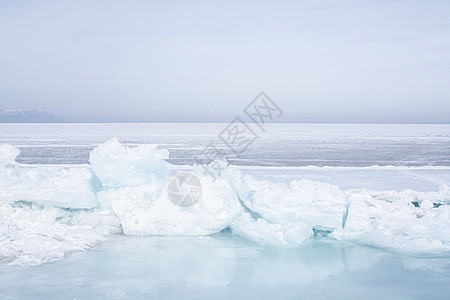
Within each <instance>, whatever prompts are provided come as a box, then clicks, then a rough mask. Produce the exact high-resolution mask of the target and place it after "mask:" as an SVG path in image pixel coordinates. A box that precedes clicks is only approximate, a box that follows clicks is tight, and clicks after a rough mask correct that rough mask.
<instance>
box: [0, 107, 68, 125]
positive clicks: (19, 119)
mask: <svg viewBox="0 0 450 300" xmlns="http://www.w3.org/2000/svg"><path fill="white" fill-rule="evenodd" d="M58 122H62V120H61V119H59V118H58V117H56V116H54V115H52V114H49V113H48V112H46V111H42V110H2V109H0V123H58Z"/></svg>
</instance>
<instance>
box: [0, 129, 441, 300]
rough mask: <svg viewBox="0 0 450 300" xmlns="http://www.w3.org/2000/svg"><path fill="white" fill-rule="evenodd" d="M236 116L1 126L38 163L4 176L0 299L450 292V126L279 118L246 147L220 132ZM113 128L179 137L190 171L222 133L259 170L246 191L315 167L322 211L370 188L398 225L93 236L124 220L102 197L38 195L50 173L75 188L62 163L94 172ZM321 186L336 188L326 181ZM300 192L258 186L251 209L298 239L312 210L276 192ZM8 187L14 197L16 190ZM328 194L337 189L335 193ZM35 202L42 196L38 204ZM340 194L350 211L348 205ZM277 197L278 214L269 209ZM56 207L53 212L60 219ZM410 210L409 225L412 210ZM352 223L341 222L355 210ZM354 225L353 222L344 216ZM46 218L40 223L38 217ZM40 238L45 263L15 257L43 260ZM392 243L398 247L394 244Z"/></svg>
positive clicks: (178, 149)
mask: <svg viewBox="0 0 450 300" xmlns="http://www.w3.org/2000/svg"><path fill="white" fill-rule="evenodd" d="M226 126H227V124H0V145H1V144H10V145H12V146H15V147H17V148H18V149H19V150H20V155H19V156H18V157H17V158H16V161H17V162H18V163H19V168H20V171H21V172H20V173H21V175H20V176H24V175H23V174H26V175H27V177H26V179H23V180H24V181H21V182H19V183H17V182H18V181H17V180H18V179H11V178H10V177H1V176H0V180H3V182H1V181H0V188H2V189H3V191H0V204H3V205H4V207H5V208H2V206H1V205H0V218H3V219H0V225H2V222H3V225H4V227H3V228H4V229H3V231H1V230H2V227H0V247H4V249H0V250H4V251H0V270H1V272H0V299H48V298H55V297H56V298H59V299H180V298H181V297H183V298H185V299H273V298H278V299H380V298H383V299H448V295H449V294H450V252H448V251H447V250H445V249H447V248H445V247H447V246H449V245H450V240H449V238H450V229H449V227H447V224H448V222H450V219H449V218H448V215H449V214H448V212H447V210H445V209H447V208H446V206H447V205H448V203H450V193H449V192H448V188H447V186H449V185H450V125H345V124H270V125H268V126H266V128H265V129H266V130H265V132H263V131H262V130H260V129H259V128H256V127H255V128H252V129H253V130H254V132H255V133H256V134H257V139H256V140H255V141H254V142H253V143H252V144H250V145H249V146H248V148H247V149H246V150H245V151H244V152H243V153H242V154H241V155H236V154H235V153H233V152H232V151H231V150H230V149H229V148H227V146H226V145H225V144H223V143H220V138H219V137H218V136H219V134H220V133H221V132H222V131H223V130H224V128H225V127H226ZM111 138H117V139H118V140H119V141H120V142H121V143H122V144H123V145H127V146H131V147H134V146H138V145H141V144H157V145H158V148H159V149H168V150H169V153H170V156H169V158H168V159H167V161H168V162H169V163H170V164H171V165H172V169H171V171H170V172H171V174H172V175H173V174H175V173H176V172H177V171H179V170H191V169H192V164H193V163H194V162H195V160H194V158H195V157H196V156H197V155H198V153H200V152H201V151H202V150H203V149H204V148H205V147H207V146H208V144H209V143H211V142H212V141H214V142H217V144H218V145H220V148H221V150H222V151H224V152H225V153H226V155H227V158H228V161H229V162H230V163H231V164H232V165H234V166H236V168H237V169H238V170H239V171H241V172H242V174H243V175H251V176H252V178H254V180H255V182H256V183H255V182H254V181H252V180H253V179H252V180H249V182H248V186H249V187H247V188H248V189H249V188H250V187H251V188H253V187H254V186H264V187H265V186H266V185H267V186H268V188H267V190H268V191H269V192H270V191H272V190H277V189H280V186H281V185H278V184H287V183H289V182H291V181H293V180H302V179H307V180H309V181H311V182H313V183H314V184H313V186H312V187H310V186H311V183H310V182H309V181H308V182H306V183H304V182H303V183H302V184H303V185H301V187H303V188H304V189H307V188H311V190H309V192H308V193H305V194H304V195H303V196H302V197H306V198H308V197H309V198H308V199H310V198H311V197H312V198H311V199H312V200H311V201H312V203H315V201H316V202H317V201H322V200H323V201H325V202H324V203H325V204H321V205H325V206H324V208H323V209H318V213H320V211H321V210H327V209H328V206H327V205H329V204H327V203H331V204H333V203H334V202H333V201H335V200H334V199H336V201H338V200H339V201H341V200H342V201H350V200H351V199H357V200H358V199H359V198H363V197H373V199H372V198H370V201H372V202H370V205H368V206H367V207H366V208H363V209H361V210H362V212H361V216H365V215H364V213H365V210H371V209H372V208H371V207H373V206H377V202H376V200H377V199H379V200H380V201H383V203H384V202H386V203H388V204H386V205H387V206H380V207H377V209H379V210H376V211H373V212H371V213H370V215H367V218H368V219H370V220H373V219H377V220H378V219H379V220H380V221H379V223H376V224H377V226H380V228H383V227H386V226H388V227H389V226H392V229H390V231H389V232H388V233H389V234H394V237H392V236H388V235H386V236H385V237H380V236H379V234H380V233H379V232H378V231H377V232H375V233H371V235H367V236H362V238H360V239H358V240H357V242H355V241H354V240H352V241H350V239H349V238H347V236H346V235H345V234H347V233H345V232H344V233H343V235H342V236H338V235H336V238H337V239H338V240H336V239H334V238H331V237H320V235H321V234H318V235H316V234H314V236H312V237H311V238H308V239H306V240H305V241H304V242H303V243H301V244H298V245H289V247H284V246H282V247H279V246H276V245H268V244H265V243H260V242H258V241H260V240H262V241H266V239H265V237H263V238H261V237H260V236H259V234H260V233H256V234H255V233H254V232H252V231H251V230H247V231H246V230H245V228H244V229H243V230H242V232H243V233H241V235H240V236H236V235H234V234H231V231H230V229H229V228H227V229H225V230H224V231H222V232H221V233H215V234H212V235H208V236H202V237H198V236H196V237H188V236H172V237H162V236H142V237H136V236H134V237H133V236H126V235H124V234H123V233H122V232H115V233H110V234H107V239H106V241H103V242H101V243H94V242H93V243H92V245H91V243H90V239H91V238H92V239H93V240H95V238H93V237H91V236H90V235H89V234H90V230H91V229H90V228H94V229H95V230H94V229H92V231H95V234H97V233H101V234H103V231H100V230H99V228H101V229H102V230H104V228H103V227H101V226H99V225H98V224H97V223H96V222H97V221H98V220H96V219H97V218H98V219H101V220H102V221H101V223H102V224H101V225H102V226H103V225H105V224H106V225H107V226H113V225H114V226H116V224H118V221H117V220H116V217H115V216H114V218H113V216H111V215H108V214H107V213H106V212H103V211H101V212H98V213H97V212H96V208H95V203H94V206H92V207H91V206H89V205H91V204H90V203H91V202H92V201H93V200H92V201H91V202H89V201H87V200H86V201H85V203H83V205H81V204H80V206H77V203H74V202H73V201H76V199H77V198H76V197H78V196H74V197H73V198H70V199H69V200H67V201H69V202H64V203H63V202H58V201H59V200H58V199H57V198H58V197H65V196H64V193H61V194H55V195H53V196H52V197H54V198H55V199H56V200H53V198H52V199H41V198H39V197H41V196H39V197H37V196H36V195H37V194H39V193H42V194H43V195H45V192H46V191H47V190H42V188H41V187H42V186H45V188H48V189H51V187H52V184H56V185H58V186H59V187H61V185H62V186H64V184H66V183H65V181H64V182H62V181H61V180H60V177H58V176H63V175H64V176H69V175H70V174H69V175H65V174H66V173H67V172H69V171H67V172H66V169H68V168H70V169H71V170H72V171H70V172H75V173H74V174H75V175H73V176H74V177H77V176H78V177H80V178H82V177H83V176H85V175H86V174H87V173H86V172H90V171H89V170H90V166H89V160H88V159H89V154H90V152H91V151H92V150H93V149H94V148H95V147H97V146H99V145H100V144H102V143H104V142H105V141H107V140H110V139H111ZM6 170H9V169H6ZM48 170H50V171H48ZM86 170H87V171H86ZM46 172H50V173H48V174H47V173H46ZM70 172H69V173H70ZM77 172H78V173H77ZM83 172H84V173H83ZM42 174H45V176H43V177H45V181H42V182H39V181H33V180H36V178H41V177H40V176H42ZM49 174H50V175H51V176H50V175H49ZM54 174H57V175H54ZM61 174H63V175H61ZM0 175H2V174H0ZM8 176H9V175H8ZM70 176H72V175H70ZM14 178H16V177H14ZM17 178H19V177H17ZM55 178H56V179H55ZM64 178H66V177H64ZM70 178H71V177H70ZM14 180H15V181H14ZM21 180H22V179H21ZM25 180H26V181H25ZM10 182H16V183H15V184H16V185H12V183H10ZM23 182H27V183H28V182H32V185H30V187H29V188H30V189H31V188H33V195H28V196H27V195H26V186H25V188H24V184H23ZM36 182H37V183H36ZM61 182H62V183H61ZM267 182H268V183H267ZM316 182H320V183H323V184H332V185H335V186H336V187H329V186H328V185H321V184H319V183H317V184H316ZM262 183H264V185H263V184H262ZM1 184H3V185H1ZM56 185H55V186H56ZM281 187H283V188H285V186H284V185H283V186H281ZM322 187H323V188H326V191H322V190H321V189H322ZM23 188H24V189H25V191H24V190H22V189H23ZM19 189H20V190H19ZM337 189H338V190H337ZM80 190H81V191H78V190H77V191H75V192H76V193H79V194H76V195H86V191H85V190H82V189H81V188H80ZM405 190H406V192H405ZM18 191H19V192H18ZM132 191H133V190H131V192H129V193H132ZM245 191H247V190H245ZM294 191H295V189H294ZM95 193H101V190H96V191H95ZM293 194H295V193H294V192H293V191H292V190H291V189H287V188H285V190H284V192H282V193H281V195H280V198H274V199H272V200H270V201H269V200H267V199H265V198H261V199H260V201H262V202H261V203H262V204H264V205H262V204H261V206H259V207H258V206H256V207H252V206H251V204H253V202H252V201H251V200H248V201H247V202H246V201H245V200H243V202H245V204H246V205H247V206H248V207H249V208H250V209H254V210H255V211H257V213H258V214H260V215H261V216H260V217H261V218H263V217H264V218H265V219H267V220H269V223H271V222H273V223H276V224H277V225H276V226H281V227H280V228H281V229H280V230H285V231H284V236H285V237H287V236H288V235H289V234H290V231H289V230H290V227H289V225H290V222H293V221H292V220H295V218H298V216H304V217H305V218H310V217H311V216H309V215H303V213H304V210H307V209H308V206H306V207H302V208H301V210H300V211H298V212H296V213H298V215H295V216H297V217H295V218H293V219H287V218H286V219H284V218H285V217H286V216H291V214H290V213H286V214H285V215H283V212H284V207H282V206H279V207H278V206H276V204H277V202H280V203H281V202H282V201H291V200H292V199H291V198H289V195H293ZM96 195H97V194H96ZM368 195H369V196H368ZM283 196H285V197H287V198H283ZM8 197H10V198H11V199H13V198H14V197H15V198H14V200H11V201H9V200H7V199H8ZM27 197H28V198H27ZM33 197H35V198H33ZM43 197H44V198H45V196H43ZM327 197H335V198H332V199H325V198H327ZM405 197H406V198H405ZM73 199H75V200H73ZM255 199H256V198H255ZM349 199H350V200H349ZM405 199H406V200H405ZM44 200H45V201H47V202H45V201H44ZM357 200H352V201H355V203H356V201H357ZM425 200H427V201H428V202H429V203H430V204H429V205H431V208H426V206H425V205H423V207H424V208H423V211H422V210H420V209H422V207H418V208H417V207H414V206H412V205H410V203H411V202H417V203H418V204H414V205H416V206H419V205H421V203H422V202H423V203H425V202H424V201H425ZM2 201H3V202H2ZM61 201H62V200H61ZM70 201H72V202H70ZM255 201H256V200H255ZM264 201H268V202H264ZM326 201H329V202H326ZM358 201H359V200H358ZM368 201H369V200H368ZM402 201H403V202H402ZM396 202H398V203H399V202H402V203H405V205H407V206H408V205H409V206H408V207H406V206H405V207H403V206H398V207H397V206H391V204H392V203H393V204H392V205H397V204H396ZM49 203H50V204H49ZM349 203H350V202H349ZM34 205H37V206H39V207H38V209H37V210H36V207H35V206H34ZM336 205H337V204H336ZM342 205H343V206H342V207H343V209H344V210H345V204H342ZM383 205H384V204H383ZM427 205H428V204H427ZM433 205H434V206H435V207H433ZM350 207H351V206H350ZM403 208H404V209H405V210H404V214H403V213H399V214H397V215H396V213H397V212H396V211H397V209H403ZM2 209H3V210H2ZM130 209H131V208H127V210H125V211H128V210H130ZM270 209H272V212H273V211H275V213H277V214H271V213H272V212H271V211H270ZM339 209H341V208H340V207H337V208H336V211H330V212H329V213H330V216H329V218H331V219H332V218H335V219H336V220H338V221H339V222H341V219H343V218H342V215H339V213H341V211H340V210H339ZM346 209H347V211H346V212H344V215H345V218H347V214H349V213H350V216H351V211H350V210H349V204H347V208H346ZM35 210H36V212H35ZM419 210H420V211H419ZM438 210H439V211H438ZM278 211H279V212H280V214H281V217H282V218H281V220H280V219H279V218H280V216H279V215H278ZM441 211H442V212H441ZM381 212H385V213H386V214H391V213H392V215H383V214H382V213H381ZM409 212H413V216H414V218H415V216H416V215H417V218H420V219H421V222H422V221H423V222H425V223H420V224H418V225H417V226H416V227H415V228H412V229H411V230H412V231H410V229H409V227H408V226H406V227H401V226H400V225H401V224H400V225H399V224H396V223H395V222H394V221H395V219H396V218H403V217H404V218H405V219H404V220H405V221H407V222H410V221H411V216H410V215H407V213H409ZM438 212H439V213H438ZM91 213H92V214H91ZM116 213H117V210H116ZM422 213H423V215H424V217H423V218H422V215H421V214H422ZM427 214H428V215H427ZM11 216H14V218H15V219H14V218H13V217H11ZM266 216H267V217H266ZM350 216H349V220H351V218H350ZM17 218H25V219H27V218H30V219H29V220H30V222H37V223H31V224H32V225H30V226H28V225H23V224H22V223H23V222H22V221H23V220H19V221H18V219H17ZM48 218H53V219H52V220H56V221H51V222H50V221H48ZM103 218H104V219H105V221H103ZM345 218H344V219H345ZM319 219H320V222H322V223H320V222H319V221H318V222H319V223H320V225H323V224H325V225H326V226H322V227H320V226H318V227H317V226H316V227H313V228H314V229H315V231H314V232H315V233H316V232H317V228H320V229H321V230H322V229H323V228H325V229H324V230H325V231H326V230H328V227H330V226H331V227H332V225H333V224H334V223H333V222H334V221H333V222H331V221H330V222H328V221H327V216H325V217H323V218H322V217H320V218H319ZM392 219H393V220H392ZM27 220H28V219H27ZM36 220H37V221H36ZM308 220H309V219H308ZM355 220H359V219H358V218H356V219H355ZM401 220H403V219H401ZM401 220H400V219H399V223H401V222H403V221H401ZM120 221H121V222H122V223H123V221H124V220H122V219H120ZM8 222H10V223H8ZM21 222H22V223H21ZM49 222H50V223H49ZM52 222H55V223H52ZM308 222H309V221H308ZM342 222H343V223H342V228H344V225H345V220H342ZM355 222H356V223H358V222H359V221H355ZM377 222H378V221H377ZM446 222H447V223H446ZM25 223H26V222H25ZM60 223H61V224H63V225H64V226H66V225H68V224H69V225H77V226H80V227H76V230H79V231H75V232H73V231H67V232H66V231H64V230H66V229H67V228H66V227H57V229H53V228H54V224H58V226H59V224H60ZM319 223H317V224H319ZM348 223H350V221H347V226H348ZM33 224H34V225H33ZM35 224H39V226H42V227H39V228H37V227H36V225H35ZM42 224H44V225H42ZM49 224H50V225H49ZM123 224H124V223H123ZM123 224H122V226H124V225H123ZM328 224H331V225H328ZM352 224H353V223H352ZM412 224H415V223H412ZM269 225H270V224H269ZM312 225H315V223H314V224H312ZM21 226H22V227H21ZM27 226H28V227H27ZM45 226H48V227H45ZM86 226H91V227H89V228H88V230H87V233H86V232H85V231H83V230H86V228H87V227H86ZM158 226H159V225H158ZM283 226H287V227H283ZM338 227H339V226H338ZM413 227H414V226H413ZM277 228H278V227H277ZM286 228H288V229H286ZM241 229H242V228H241ZM337 229H339V230H340V229H341V228H337ZM337 229H336V232H337ZM53 230H55V232H56V233H55V232H53ZM70 230H72V228H71V229H70ZM264 230H266V229H264ZM267 230H268V229H267ZM358 230H363V229H361V228H358ZM364 230H365V229H364ZM433 231H435V232H436V234H435V233H433ZM267 232H269V231H267ZM263 233H266V232H263ZM1 234H3V236H2V235H1ZM65 234H68V235H69V236H71V235H73V236H74V239H81V240H83V239H86V240H83V244H82V245H83V246H78V245H79V244H78V242H77V244H76V245H77V247H78V248H80V249H79V250H87V251H75V252H74V250H77V249H78V248H77V247H72V246H71V247H68V246H67V245H66V244H61V240H63V239H64V238H63V236H64V235H65ZM296 234H297V233H296ZM352 234H354V232H352ZM385 234H387V233H385ZM397 234H398V235H399V236H400V235H403V234H404V236H405V237H404V239H403V238H402V239H400V240H397V239H395V237H396V235H397ZM245 235H248V237H249V238H248V239H247V238H245ZM42 236H44V237H45V238H41V237H42ZM391 238H392V241H391V240H390V239H391ZM424 239H425V241H423V240H424ZM87 240H89V242H87ZM29 241H33V243H35V244H32V245H33V247H34V248H36V245H38V247H42V248H40V249H38V250H37V251H41V252H43V253H44V252H48V253H50V254H48V257H49V260H48V261H49V262H46V260H44V261H42V262H44V263H42V264H40V263H37V265H36V266H27V265H26V264H25V265H21V263H18V265H10V263H11V261H12V260H14V259H15V260H16V261H20V262H24V261H25V262H27V263H28V262H30V261H32V262H33V261H34V260H31V259H27V258H26V257H24V256H26V255H30V256H33V255H36V253H31V254H30V253H28V252H26V251H25V250H23V248H21V247H25V246H27V243H28V242H29ZM286 241H287V242H286ZM286 241H284V240H283V242H286V243H289V242H290V240H289V239H288V238H286ZM383 241H386V242H383ZM72 242H73V241H72ZM21 243H22V244H21ZM30 243H31V242H30ZM390 243H392V245H393V248H389V246H390ZM439 243H441V244H439ZM85 244H86V245H88V246H87V247H85V248H86V249H84V245H85ZM21 245H25V246H21ZM61 245H62V246H61ZM71 245H72V244H71ZM405 245H406V246H405ZM422 246H423V247H424V248H423V249H424V250H423V251H422V250H420V251H418V252H409V250H410V249H411V248H414V247H416V248H417V247H419V248H420V247H422ZM58 247H60V248H58ZM64 247H67V248H64ZM34 248H33V249H34ZM419 248H418V249H419ZM420 249H422V248H420ZM442 249H444V250H445V251H444V250H442ZM441 250H442V251H441ZM20 251H23V252H20ZM2 252H3V253H4V256H5V257H4V258H3V259H1V257H2V256H1V254H2ZM21 255H22V256H21ZM39 255H40V254H39ZM39 255H37V256H36V257H40V256H39ZM52 255H54V256H52ZM42 256H43V257H44V256H45V255H44V254H42ZM33 257H34V256H33ZM63 257H64V258H63ZM33 259H34V258H33Z"/></svg>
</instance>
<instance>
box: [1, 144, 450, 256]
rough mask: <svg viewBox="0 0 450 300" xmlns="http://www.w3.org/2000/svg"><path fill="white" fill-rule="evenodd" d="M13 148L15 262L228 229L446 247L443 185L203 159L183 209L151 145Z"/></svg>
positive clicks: (8, 218)
mask: <svg viewBox="0 0 450 300" xmlns="http://www.w3.org/2000/svg"><path fill="white" fill-rule="evenodd" d="M19 153H20V151H19V150H18V149H17V148H15V147H13V146H10V145H1V146H0V208H1V211H0V246H1V248H0V251H1V252H0V255H1V256H2V257H5V258H6V259H7V260H9V261H10V262H12V263H14V264H22V265H36V264H40V263H43V262H48V261H53V260H57V259H60V258H62V257H63V256H64V255H65V254H66V253H68V252H71V251H76V250H85V249H89V248H91V247H94V246H95V245H96V244H97V243H98V242H100V241H103V240H105V239H107V238H108V237H109V236H111V234H124V235H170V236H200V235H211V234H217V233H220V232H221V231H223V230H224V229H227V228H228V227H229V228H230V229H231V232H232V234H233V236H235V237H238V236H239V237H243V238H246V239H248V240H250V241H252V242H255V243H257V244H261V245H271V246H277V247H298V246H302V245H304V244H305V243H308V242H309V241H311V240H314V239H321V238H331V239H335V240H338V241H341V242H353V243H358V244H365V245H369V246H375V247H380V248H386V249H390V250H393V251H397V252H404V253H418V254H443V253H449V252H450V229H449V228H450V205H449V204H450V191H449V188H448V185H446V184H441V185H440V187H439V189H438V190H435V191H428V192H423V191H422V192H419V191H415V190H412V189H404V190H400V191H397V190H374V189H363V188H358V189H343V188H341V187H339V186H338V185H337V184H331V183H326V182H321V181H318V180H307V179H301V178H299V179H297V180H292V181H290V182H275V181H270V180H261V179H258V178H256V177H255V176H250V175H246V174H243V172H242V171H241V170H240V169H239V167H237V166H233V165H231V166H228V163H227V162H226V161H216V162H213V163H216V164H217V165H220V166H222V167H223V170H222V171H221V172H220V173H217V174H215V177H212V176H210V174H207V173H206V172H205V167H207V166H203V165H196V166H194V167H193V168H191V169H190V170H189V172H191V173H192V174H194V175H195V176H196V177H197V178H198V179H199V181H200V183H201V188H202V193H201V197H200V199H199V200H198V201H197V202H196V203H195V204H194V205H192V206H187V207H180V206H177V205H175V204H174V203H172V202H171V201H170V199H169V196H168V191H167V187H168V183H169V180H170V177H169V174H172V175H174V174H176V173H177V169H176V167H175V166H173V165H171V164H169V163H167V161H166V160H167V159H168V157H169V154H168V151H167V150H162V149H159V147H158V146H156V145H139V146H135V147H131V146H124V145H122V144H120V143H119V141H118V140H117V139H112V140H109V141H106V142H105V143H104V144H101V145H99V146H98V147H96V148H95V149H94V150H93V151H92V152H91V155H90V163H91V165H62V166H56V165H52V166H50V165H43V166H42V165H41V166H39V165H19V164H17V163H16V162H15V159H16V158H17V156H18V155H19ZM210 166H211V165H210ZM393 168H394V167H393ZM185 171H186V170H185Z"/></svg>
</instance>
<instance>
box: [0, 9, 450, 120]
mask: <svg viewBox="0 0 450 300" xmlns="http://www.w3.org/2000/svg"><path fill="white" fill-rule="evenodd" d="M260 91H265V92H266V93H267V94H268V95H269V96H270V97H271V98H272V99H273V100H274V101H275V102H276V103H277V104H278V105H279V106H280V107H281V108H282V109H283V111H284V114H283V116H282V118H281V119H280V120H278V121H280V122H368V123H380V122H381V123H383V122H387V123H391V122H393V123H402V122H405V123H414V122H419V123H420V122H441V121H448V120H450V1H435V0H424V1H407V0H404V1H402V0H391V1H383V0H377V1H375V0H373V1H353V0H343V1H336V0H327V1H317V0H311V1H144V0H142V1H139V0H131V1H125V0H123V1H111V0H108V1H98V0H73V1H64V0H55V1H48V0H41V1H8V0H0V109H39V110H46V111H48V112H50V113H52V114H55V115H57V116H58V117H60V118H62V119H64V120H66V121H72V122H74V121H75V122H76V121H80V122H227V121H230V120H232V119H233V118H234V117H235V116H238V115H242V110H243V109H244V108H245V106H246V105H247V104H248V103H249V102H251V101H252V100H253V98H254V97H255V96H256V95H257V94H258V93H259V92H260Z"/></svg>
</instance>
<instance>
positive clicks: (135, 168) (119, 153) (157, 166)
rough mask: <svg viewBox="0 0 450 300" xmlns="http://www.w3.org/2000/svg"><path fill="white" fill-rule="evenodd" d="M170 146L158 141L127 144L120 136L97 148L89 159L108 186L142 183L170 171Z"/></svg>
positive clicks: (103, 182)
mask: <svg viewBox="0 0 450 300" xmlns="http://www.w3.org/2000/svg"><path fill="white" fill-rule="evenodd" d="M167 158H169V152H168V151H167V150H160V149H157V145H139V146H137V147H134V148H131V147H126V146H123V145H121V144H120V143H119V141H118V140H117V139H112V140H109V141H107V142H105V143H103V144H102V145H100V146H98V147H97V148H95V149H94V150H93V151H92V152H91V154H90V155H89V162H90V164H91V166H92V168H93V170H94V171H95V174H97V176H98V177H99V178H100V180H101V182H102V184H103V186H104V187H106V188H113V187H121V186H138V185H141V184H144V183H147V182H149V181H151V180H155V179H157V178H159V177H164V176H166V175H168V171H169V164H168V163H167V162H166V161H165V160H164V159H167Z"/></svg>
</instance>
